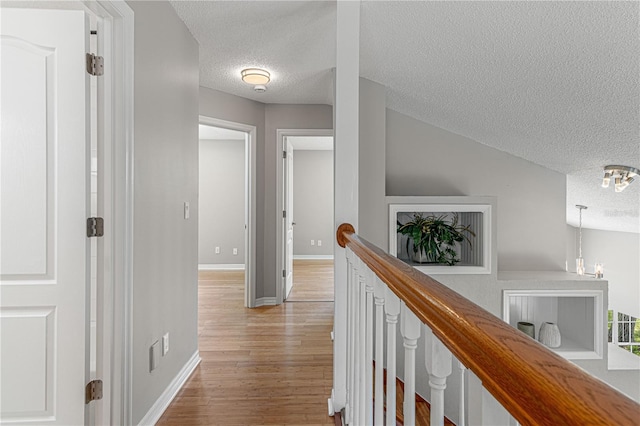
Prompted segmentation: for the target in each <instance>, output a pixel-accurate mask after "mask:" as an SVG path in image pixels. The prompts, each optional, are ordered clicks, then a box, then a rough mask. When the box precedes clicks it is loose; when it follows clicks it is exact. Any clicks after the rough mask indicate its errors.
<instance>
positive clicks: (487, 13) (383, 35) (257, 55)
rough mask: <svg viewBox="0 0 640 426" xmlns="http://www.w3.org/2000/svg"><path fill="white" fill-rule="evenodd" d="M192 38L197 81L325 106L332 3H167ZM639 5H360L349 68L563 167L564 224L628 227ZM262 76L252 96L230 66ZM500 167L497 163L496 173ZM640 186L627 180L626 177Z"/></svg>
mask: <svg viewBox="0 0 640 426" xmlns="http://www.w3.org/2000/svg"><path fill="white" fill-rule="evenodd" d="M171 3H172V5H173V6H174V8H175V9H176V11H177V12H178V15H179V16H180V17H181V18H182V19H183V20H184V21H185V23H186V24H187V26H188V27H189V29H190V30H191V32H192V34H193V35H194V37H195V38H196V39H197V40H198V42H199V43H200V60H201V68H200V81H201V85H203V86H206V87H211V88H214V89H218V90H222V91H225V92H228V93H233V94H235V95H238V96H243V97H246V98H250V99H255V100H259V101H261V102H266V103H325V104H329V103H331V98H332V96H331V90H332V84H331V68H332V67H334V66H335V22H336V16H335V14H336V7H335V3H334V2H270V1H262V2H180V1H173V2H171ZM639 11H640V3H638V2H581V1H578V2H554V1H548V2H527V1H524V2H522V1H521V2H500V1H499V2H453V1H450V2H426V1H415V2H391V1H371V2H369V1H367V2H363V3H362V4H361V27H360V30H361V36H360V75H361V76H363V77H365V78H368V79H370V80H373V81H376V82H379V83H381V84H383V85H384V86H386V87H387V105H388V107H389V108H391V109H394V110H396V111H399V112H401V113H404V114H407V115H409V116H412V117H415V118H417V119H420V120H422V121H425V122H428V123H430V124H433V125H436V126H439V127H442V128H444V129H447V130H449V131H451V132H454V133H457V134H460V135H463V136H466V137H469V138H471V139H474V140H476V141H478V142H480V143H482V144H485V145H488V146H491V147H494V148H496V149H499V150H502V151H506V152H508V153H511V154H513V155H516V156H518V157H522V158H524V159H527V160H529V161H532V162H534V163H537V164H540V165H542V166H545V167H548V168H550V169H552V170H556V171H558V172H561V173H564V174H566V175H567V221H568V222H569V223H571V224H574V225H575V224H577V217H578V216H577V209H575V207H574V205H575V204H584V205H587V206H589V209H588V210H587V211H586V212H584V214H583V224H584V226H585V227H590V228H596V229H609V230H620V231H623V230H624V231H631V232H640V212H639V209H640V182H634V183H633V184H632V185H631V186H629V188H627V190H626V191H624V192H623V193H618V194H616V193H614V192H613V188H609V189H608V190H605V189H602V188H600V182H601V178H602V172H601V171H602V167H603V166H604V165H607V164H618V163H621V164H625V165H630V166H634V167H638V168H640V132H639V117H640V41H639V40H640V39H639V30H638V28H639V19H638V16H639ZM249 66H261V67H265V68H267V69H269V70H270V71H272V75H273V79H272V81H271V82H270V83H269V90H268V91H267V92H266V93H263V94H257V93H255V92H253V90H252V89H251V87H250V86H248V85H247V84H245V83H243V82H242V81H241V80H240V78H239V73H240V70H241V69H243V68H245V67H249ZM496 172H499V171H496ZM639 180H640V179H639Z"/></svg>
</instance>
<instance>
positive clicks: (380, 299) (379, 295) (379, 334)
mask: <svg viewBox="0 0 640 426" xmlns="http://www.w3.org/2000/svg"><path fill="white" fill-rule="evenodd" d="M373 295H374V297H375V302H376V338H375V347H376V351H375V352H376V370H375V371H376V378H375V380H374V383H375V394H376V397H375V401H376V403H375V414H374V416H373V419H374V421H375V426H383V425H384V384H383V383H384V296H385V285H384V283H383V282H382V281H381V280H380V278H378V277H377V276H376V278H375V282H374V286H373Z"/></svg>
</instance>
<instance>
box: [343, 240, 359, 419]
mask: <svg viewBox="0 0 640 426" xmlns="http://www.w3.org/2000/svg"><path fill="white" fill-rule="evenodd" d="M345 252H346V256H347V401H346V404H345V422H346V423H347V424H352V421H353V398H354V377H355V376H354V363H355V358H354V349H355V338H354V335H355V333H354V321H353V315H354V308H355V302H354V300H353V297H354V292H353V288H354V286H355V280H354V278H355V276H356V275H355V267H354V265H353V256H354V255H353V252H352V251H351V249H349V248H348V247H347V248H346V250H345Z"/></svg>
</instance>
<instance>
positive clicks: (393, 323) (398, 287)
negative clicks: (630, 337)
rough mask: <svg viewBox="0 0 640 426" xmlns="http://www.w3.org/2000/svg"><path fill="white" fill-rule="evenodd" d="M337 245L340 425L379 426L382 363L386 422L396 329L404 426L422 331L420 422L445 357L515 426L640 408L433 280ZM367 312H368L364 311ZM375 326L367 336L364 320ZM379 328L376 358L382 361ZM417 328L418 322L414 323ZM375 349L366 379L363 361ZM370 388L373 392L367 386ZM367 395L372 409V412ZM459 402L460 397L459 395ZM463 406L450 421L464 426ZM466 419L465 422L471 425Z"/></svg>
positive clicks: (344, 235)
mask: <svg viewBox="0 0 640 426" xmlns="http://www.w3.org/2000/svg"><path fill="white" fill-rule="evenodd" d="M337 240H338V244H339V245H340V246H341V247H344V248H345V249H346V256H347V264H348V277H347V286H348V289H347V306H348V308H347V309H348V313H347V342H348V343H347V400H346V406H345V417H346V423H347V424H350V425H365V424H366V425H370V424H375V425H383V424H385V423H384V418H385V415H384V414H383V404H382V401H383V387H382V385H383V369H382V368H381V367H382V366H383V365H386V369H387V378H388V379H387V383H386V404H385V405H386V425H395V424H396V418H395V417H396V416H395V413H396V389H395V380H394V378H395V377H396V329H397V323H398V321H399V322H400V332H401V334H402V337H403V342H404V396H405V398H404V403H403V416H404V424H405V425H414V424H415V423H416V418H415V385H416V383H415V377H416V376H415V365H416V348H417V341H418V339H419V337H420V331H421V329H424V330H425V359H424V362H425V366H426V368H427V372H428V373H429V387H430V389H431V395H430V400H431V401H430V402H431V412H430V424H431V425H442V424H443V423H444V389H445V388H446V382H447V377H448V376H449V375H450V374H451V373H452V371H453V368H452V365H453V362H454V360H453V357H455V358H457V361H456V363H455V365H456V367H457V369H458V370H459V372H460V377H461V382H462V385H463V384H464V371H465V369H467V368H468V369H469V370H470V371H471V372H473V373H474V374H475V375H476V376H477V377H478V378H479V379H480V381H481V382H482V386H483V388H484V389H486V390H487V391H488V392H490V393H491V395H493V397H494V398H495V399H496V400H497V401H498V402H499V403H500V404H501V405H502V406H503V407H504V408H505V409H506V410H507V411H508V412H509V413H510V414H511V416H513V418H514V419H515V420H516V421H517V422H519V423H520V424H523V425H581V426H582V425H616V426H619V425H635V424H637V422H638V419H639V418H640V417H638V416H639V413H640V405H639V404H637V403H636V402H635V401H633V400H632V399H630V398H628V397H627V396H625V395H624V394H622V393H620V392H619V391H617V390H615V389H614V388H612V387H610V386H609V385H607V384H606V383H604V382H602V381H600V380H599V379H597V378H595V377H593V376H591V375H589V374H588V373H586V372H584V371H583V370H581V369H580V368H579V367H577V366H576V365H574V364H572V363H571V362H569V361H567V360H565V359H564V358H562V357H560V356H558V355H556V354H555V353H554V352H552V351H550V350H549V349H547V348H546V347H545V346H543V345H542V344H539V343H537V342H536V341H534V340H532V339H531V338H529V337H528V336H526V335H525V334H523V333H521V332H520V331H518V330H516V329H515V328H513V327H511V326H510V325H509V324H507V323H505V322H504V321H502V320H500V319H499V318H497V317H496V316H494V315H492V314H491V313H489V312H488V311H486V310H484V309H482V308H481V307H479V306H478V305H476V304H475V303H473V302H471V301H470V300H468V299H466V298H464V297H462V296H461V295H460V294H458V293H456V292H454V291H453V290H451V289H449V288H448V287H446V286H444V285H442V284H441V283H439V282H438V281H436V280H434V279H433V278H431V277H429V276H427V275H425V274H423V273H421V272H419V271H417V270H416V269H414V268H412V267H410V266H409V265H407V264H405V263H404V262H402V261H401V260H398V259H397V258H395V257H393V256H390V255H388V254H387V253H385V252H384V251H383V250H382V249H380V248H378V247H377V246H375V245H373V244H371V243H370V242H368V241H366V240H365V239H363V238H361V237H359V236H358V235H357V234H356V233H355V230H354V228H353V226H351V225H349V224H342V225H340V227H339V228H338V231H337ZM374 306H375V310H374ZM374 323H375V335H374V332H373V329H374V327H373V324H374ZM384 323H386V334H387V339H386V344H387V348H386V359H383V358H384V353H385V351H384V346H383V345H384V340H385V339H384V331H385V327H384ZM423 325H424V326H423ZM374 353H375V362H376V366H380V368H375V380H374V377H373V375H374V372H373V368H372V366H373V361H374V356H373V355H374ZM374 384H375V390H374ZM374 395H375V401H376V403H375V413H374V402H373V401H374ZM460 395H461V398H464V391H463V392H461V393H460ZM464 404H465V402H464V400H462V401H461V402H460V413H461V414H460V419H459V421H458V425H463V424H464ZM479 423H480V422H479V421H478V419H474V424H479Z"/></svg>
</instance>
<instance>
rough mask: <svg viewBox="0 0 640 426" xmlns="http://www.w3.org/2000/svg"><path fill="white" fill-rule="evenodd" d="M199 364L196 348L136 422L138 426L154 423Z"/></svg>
mask: <svg viewBox="0 0 640 426" xmlns="http://www.w3.org/2000/svg"><path fill="white" fill-rule="evenodd" d="M198 364H200V353H199V352H198V351H197V350H196V351H195V353H194V354H193V355H192V356H191V358H190V359H189V361H187V363H186V364H185V365H184V367H182V369H181V370H180V372H178V374H177V375H176V377H174V378H173V380H172V381H171V383H169V386H167V388H166V389H165V390H164V392H162V394H161V395H160V397H159V398H158V399H157V400H156V402H155V403H154V404H153V405H152V406H151V408H150V409H149V411H147V414H145V416H144V417H143V418H142V420H140V423H138V425H139V426H146V425H155V424H156V423H157V422H158V420H160V417H162V414H163V413H164V411H165V410H166V409H167V407H168V406H169V404H171V401H173V398H175V396H176V395H177V394H178V391H180V389H181V388H182V386H184V384H185V383H186V381H187V379H188V378H189V376H190V375H191V373H193V370H195V368H196V367H197V366H198Z"/></svg>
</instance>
